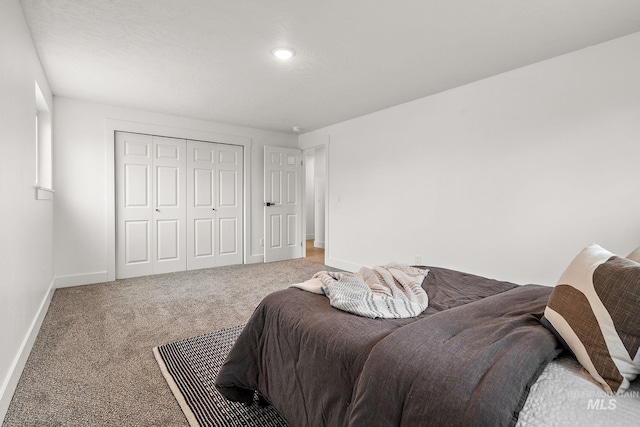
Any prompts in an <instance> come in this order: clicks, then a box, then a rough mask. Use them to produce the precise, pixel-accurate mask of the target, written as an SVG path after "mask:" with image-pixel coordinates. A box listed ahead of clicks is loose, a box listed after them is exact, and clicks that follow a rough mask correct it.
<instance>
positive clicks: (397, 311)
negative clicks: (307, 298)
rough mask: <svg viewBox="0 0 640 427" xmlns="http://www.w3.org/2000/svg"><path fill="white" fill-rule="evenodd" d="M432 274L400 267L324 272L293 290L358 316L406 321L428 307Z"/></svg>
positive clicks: (391, 265) (426, 271)
mask: <svg viewBox="0 0 640 427" xmlns="http://www.w3.org/2000/svg"><path fill="white" fill-rule="evenodd" d="M428 272H429V270H423V269H420V268H415V267H409V266H406V265H400V264H388V265H385V266H378V267H373V268H366V267H363V268H361V269H360V271H358V272H357V273H341V272H331V271H320V272H318V273H316V274H315V275H314V276H313V277H312V278H311V280H308V281H306V282H304V283H298V284H295V285H291V287H295V288H299V289H302V290H305V291H308V292H313V293H317V294H324V295H326V296H327V297H328V298H329V300H330V301H331V306H333V307H335V308H337V309H340V310H343V311H347V312H349V313H353V314H357V315H358V316H363V317H369V318H372V319H377V318H382V319H404V318H408V317H416V316H418V315H419V314H420V313H422V312H423V311H424V310H425V309H426V308H427V307H428V305H429V297H428V296H427V293H426V292H425V290H424V289H423V288H422V282H423V281H424V279H425V277H427V274H428Z"/></svg>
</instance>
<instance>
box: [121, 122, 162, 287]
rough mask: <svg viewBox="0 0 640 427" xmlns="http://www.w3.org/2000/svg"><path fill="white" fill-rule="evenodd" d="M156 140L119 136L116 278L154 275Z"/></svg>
mask: <svg viewBox="0 0 640 427" xmlns="http://www.w3.org/2000/svg"><path fill="white" fill-rule="evenodd" d="M152 169H153V138H152V137H151V136H149V135H138V134H129V133H122V132H117V133H116V199H117V200H116V206H117V221H118V226H117V227H116V228H117V231H116V234H117V236H116V242H117V250H116V253H117V256H116V267H117V268H116V273H117V275H116V277H117V278H125V277H135V276H144V275H147V274H153V262H152V255H151V254H152V249H151V248H152V243H151V242H152V230H153V209H152V206H153V193H152V190H151V181H152Z"/></svg>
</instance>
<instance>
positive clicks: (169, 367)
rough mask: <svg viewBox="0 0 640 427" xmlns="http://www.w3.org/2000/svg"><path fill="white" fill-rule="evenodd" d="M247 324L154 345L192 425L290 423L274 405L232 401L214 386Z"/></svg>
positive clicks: (239, 426)
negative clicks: (217, 376)
mask: <svg viewBox="0 0 640 427" xmlns="http://www.w3.org/2000/svg"><path fill="white" fill-rule="evenodd" d="M243 327H244V325H240V326H235V327H233V328H227V329H222V330H220V331H216V332H212V333H209V334H205V335H199V336H196V337H193V338H187V339H185V340H181V341H176V342H173V343H169V344H164V345H161V346H158V347H155V348H154V349H153V354H154V355H155V357H156V360H157V362H158V365H160V369H161V370H162V374H163V375H164V377H165V379H166V380H167V383H168V384H169V387H170V388H171V391H172V392H173V395H174V396H175V398H176V400H177V401H178V403H179V404H180V408H182V411H183V412H184V414H185V416H186V417H187V420H188V421H189V425H190V426H191V427H196V426H198V427H205V426H216V427H218V426H234V427H236V426H237V427H245V426H246V427H249V426H256V427H257V426H260V427H263V426H267V427H279V426H283V427H286V426H287V423H286V422H285V421H284V419H282V417H281V416H280V414H278V412H277V411H276V410H275V409H274V408H273V407H272V406H259V405H258V404H257V398H256V403H255V404H253V405H251V406H246V405H244V404H242V403H237V402H230V401H228V400H226V399H225V398H224V397H222V395H221V394H220V393H219V392H218V390H217V389H216V388H215V386H214V382H215V379H216V375H217V374H218V370H219V369H220V367H221V366H222V364H223V363H224V360H225V358H226V357H227V354H228V353H229V351H230V350H231V347H232V346H233V343H234V342H235V341H236V338H237V337H238V335H239V334H240V332H241V331H242V328H243Z"/></svg>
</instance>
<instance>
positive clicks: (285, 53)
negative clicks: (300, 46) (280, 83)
mask: <svg viewBox="0 0 640 427" xmlns="http://www.w3.org/2000/svg"><path fill="white" fill-rule="evenodd" d="M271 53H272V54H273V56H275V57H276V58H278V59H283V60H287V59H290V58H291V57H292V56H293V55H295V54H296V52H295V51H294V50H293V49H290V48H288V47H277V48H275V49H273V50H272V51H271Z"/></svg>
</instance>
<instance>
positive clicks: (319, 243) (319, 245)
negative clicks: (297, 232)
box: [313, 240, 324, 249]
mask: <svg viewBox="0 0 640 427" xmlns="http://www.w3.org/2000/svg"><path fill="white" fill-rule="evenodd" d="M313 247H314V248H323V249H324V242H323V241H322V240H314V241H313Z"/></svg>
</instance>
